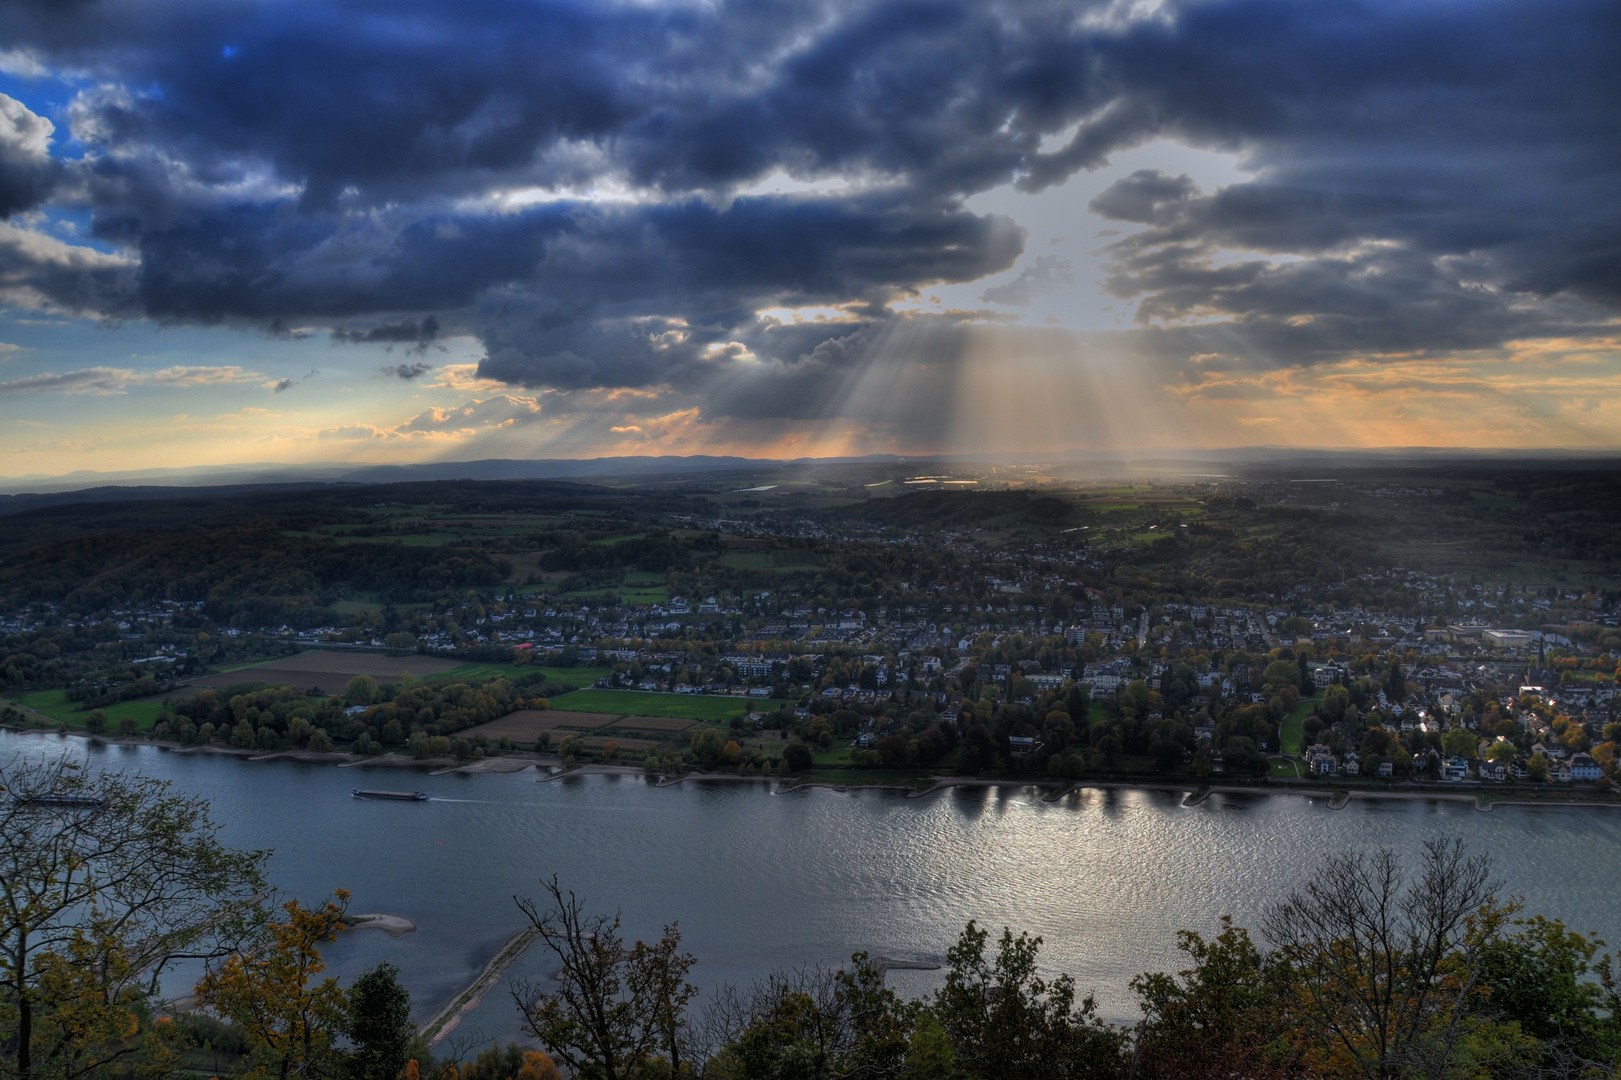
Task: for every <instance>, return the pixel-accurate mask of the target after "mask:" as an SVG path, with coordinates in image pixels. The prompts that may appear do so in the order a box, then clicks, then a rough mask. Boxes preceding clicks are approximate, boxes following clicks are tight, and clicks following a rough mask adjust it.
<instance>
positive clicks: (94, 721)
mask: <svg viewBox="0 0 1621 1080" xmlns="http://www.w3.org/2000/svg"><path fill="white" fill-rule="evenodd" d="M84 729H85V730H86V731H88V732H89V733H90V734H92V735H100V734H101V733H102V732H103V731H106V730H107V714H106V713H104V712H102V711H101V710H100V709H91V710H90V712H89V714H88V715H86V716H85V718H84Z"/></svg>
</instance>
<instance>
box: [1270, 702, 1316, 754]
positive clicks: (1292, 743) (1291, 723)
mask: <svg viewBox="0 0 1621 1080" xmlns="http://www.w3.org/2000/svg"><path fill="white" fill-rule="evenodd" d="M1322 700H1323V699H1322V698H1320V697H1309V698H1306V699H1305V700H1303V701H1301V702H1300V703H1299V704H1297V705H1296V706H1295V707H1294V708H1292V709H1290V710H1289V715H1288V716H1285V717H1284V718H1283V725H1282V727H1283V730H1282V732H1281V733H1280V736H1281V738H1282V739H1283V752H1284V753H1285V754H1298V753H1300V752H1301V751H1302V750H1303V749H1305V742H1306V730H1305V728H1304V727H1302V726H1301V725H1303V724H1304V723H1305V722H1306V717H1308V716H1310V715H1311V714H1312V713H1314V712H1316V711H1317V705H1318V703H1319V702H1321V701H1322Z"/></svg>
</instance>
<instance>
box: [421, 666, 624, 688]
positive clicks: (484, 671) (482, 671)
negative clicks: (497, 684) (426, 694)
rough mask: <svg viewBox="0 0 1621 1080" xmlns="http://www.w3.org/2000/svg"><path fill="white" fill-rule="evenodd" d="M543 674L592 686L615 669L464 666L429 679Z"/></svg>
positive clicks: (455, 680)
mask: <svg viewBox="0 0 1621 1080" xmlns="http://www.w3.org/2000/svg"><path fill="white" fill-rule="evenodd" d="M537 671H539V672H542V673H544V674H545V676H546V677H547V678H548V679H551V680H552V681H553V682H564V683H568V684H569V685H570V686H590V685H591V684H592V683H594V682H596V681H597V680H598V679H600V678H603V677H604V676H607V675H612V674H613V668H605V667H570V668H563V667H536V666H535V665H533V664H463V665H461V666H460V667H453V668H451V669H450V670H449V671H441V672H440V673H439V674H437V675H430V676H428V678H429V679H432V680H435V681H445V682H465V681H467V680H470V679H478V680H481V681H482V680H484V679H494V678H503V679H516V678H519V677H520V676H523V675H532V674H534V673H535V672H537Z"/></svg>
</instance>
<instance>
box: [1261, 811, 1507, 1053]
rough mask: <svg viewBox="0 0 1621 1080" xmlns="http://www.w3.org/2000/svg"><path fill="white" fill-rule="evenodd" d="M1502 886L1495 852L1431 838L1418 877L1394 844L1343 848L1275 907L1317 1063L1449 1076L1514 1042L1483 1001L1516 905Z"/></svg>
mask: <svg viewBox="0 0 1621 1080" xmlns="http://www.w3.org/2000/svg"><path fill="white" fill-rule="evenodd" d="M1492 889H1493V883H1492V880H1491V866H1490V861H1489V860H1488V859H1486V858H1485V857H1483V856H1471V855H1469V854H1468V853H1467V852H1466V851H1465V849H1464V845H1463V842H1462V841H1461V840H1455V841H1451V842H1441V841H1431V842H1429V843H1427V844H1425V845H1424V849H1423V855H1422V856H1421V859H1420V862H1419V866H1418V871H1417V873H1416V875H1414V876H1412V877H1411V878H1409V876H1408V875H1407V874H1406V873H1405V872H1404V869H1403V867H1402V864H1401V860H1400V859H1399V858H1398V857H1397V856H1396V854H1395V853H1394V852H1392V851H1390V850H1388V849H1386V850H1382V851H1378V852H1374V853H1372V854H1365V853H1354V854H1348V855H1335V856H1331V857H1330V858H1329V859H1328V861H1327V863H1326V864H1325V865H1324V867H1323V868H1322V869H1321V870H1319V871H1318V872H1317V873H1316V874H1315V875H1314V876H1313V877H1312V878H1311V880H1310V881H1308V882H1307V883H1306V885H1305V887H1304V888H1302V889H1301V890H1300V891H1298V892H1296V893H1294V894H1292V895H1291V896H1289V897H1288V898H1287V899H1286V900H1284V901H1283V902H1281V903H1279V904H1276V905H1274V906H1273V907H1272V908H1271V909H1270V910H1269V911H1268V912H1267V914H1266V917H1265V921H1264V926H1265V929H1266V934H1267V937H1269V938H1270V939H1271V940H1272V941H1273V943H1274V944H1275V945H1276V946H1277V948H1278V955H1277V960H1278V961H1279V962H1281V963H1284V964H1287V965H1288V976H1289V979H1290V981H1291V983H1292V985H1293V987H1294V989H1295V994H1296V999H1297V1003H1298V1009H1299V1014H1300V1015H1299V1017H1298V1031H1299V1040H1300V1042H1301V1044H1302V1049H1303V1050H1304V1051H1305V1053H1306V1054H1307V1056H1308V1059H1309V1061H1310V1063H1311V1065H1312V1067H1313V1068H1314V1069H1315V1070H1316V1071H1320V1072H1324V1073H1328V1074H1332V1075H1348V1076H1359V1077H1367V1078H1369V1080H1393V1078H1397V1077H1409V1076H1434V1077H1440V1076H1445V1075H1447V1074H1448V1072H1449V1070H1450V1069H1451V1068H1452V1066H1454V1065H1455V1064H1456V1063H1457V1062H1458V1061H1459V1060H1460V1058H1462V1057H1466V1056H1469V1055H1471V1054H1476V1053H1485V1054H1491V1053H1493V1052H1495V1051H1494V1050H1493V1047H1494V1046H1497V1047H1498V1048H1499V1049H1501V1050H1502V1051H1503V1052H1504V1053H1509V1054H1512V1053H1513V1052H1514V1049H1515V1047H1514V1046H1513V1045H1512V1044H1513V1043H1514V1041H1515V1040H1513V1039H1512V1038H1509V1039H1507V1041H1506V1042H1505V1041H1504V1040H1503V1039H1502V1038H1498V1036H1501V1035H1503V1034H1504V1033H1501V1032H1495V1033H1494V1032H1488V1031H1485V1030H1483V1027H1482V1021H1481V1020H1480V1019H1479V1017H1478V1016H1477V1013H1476V1007H1477V1005H1479V1004H1480V1003H1481V1001H1482V995H1481V993H1480V989H1481V983H1480V974H1481V965H1482V961H1483V957H1484V952H1485V945H1486V944H1487V942H1489V941H1491V940H1492V939H1493V938H1494V937H1495V936H1496V935H1497V934H1498V932H1499V931H1500V929H1501V926H1502V922H1503V919H1504V917H1505V915H1506V914H1507V909H1504V908H1498V907H1494V906H1492V904H1491V894H1492ZM1479 1064H1481V1066H1482V1067H1483V1068H1485V1067H1488V1064H1489V1063H1486V1062H1480V1063H1479Z"/></svg>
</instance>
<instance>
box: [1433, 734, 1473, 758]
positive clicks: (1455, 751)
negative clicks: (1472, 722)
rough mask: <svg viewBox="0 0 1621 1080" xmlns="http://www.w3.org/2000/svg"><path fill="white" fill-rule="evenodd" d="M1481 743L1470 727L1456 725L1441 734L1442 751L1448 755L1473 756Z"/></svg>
mask: <svg viewBox="0 0 1621 1080" xmlns="http://www.w3.org/2000/svg"><path fill="white" fill-rule="evenodd" d="M1478 746H1479V744H1478V742H1477V741H1476V740H1475V736H1474V733H1473V732H1471V731H1470V730H1469V729H1468V728H1461V727H1455V728H1453V729H1452V730H1451V731H1449V732H1447V733H1446V734H1445V735H1442V736H1441V752H1442V753H1444V754H1446V756H1447V757H1461V758H1466V759H1467V758H1472V757H1474V756H1475V750H1476V749H1477V748H1478Z"/></svg>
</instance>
